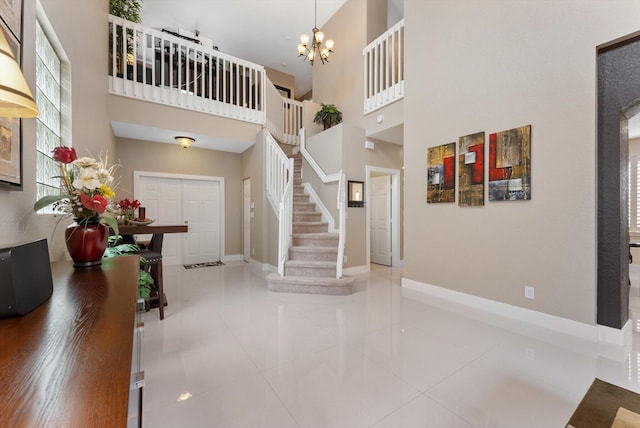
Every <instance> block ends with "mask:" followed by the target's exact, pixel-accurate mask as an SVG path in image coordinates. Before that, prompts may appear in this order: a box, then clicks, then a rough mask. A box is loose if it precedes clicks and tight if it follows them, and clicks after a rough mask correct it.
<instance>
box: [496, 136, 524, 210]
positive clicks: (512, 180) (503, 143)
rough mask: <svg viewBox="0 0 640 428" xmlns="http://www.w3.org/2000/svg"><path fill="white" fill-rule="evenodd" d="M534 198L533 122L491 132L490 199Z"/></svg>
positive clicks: (514, 199)
mask: <svg viewBox="0 0 640 428" xmlns="http://www.w3.org/2000/svg"><path fill="white" fill-rule="evenodd" d="M530 199H531V125H527V126H521V127H520V128H515V129H510V130H508V131H501V132H496V133H493V134H491V135H489V201H522V200H527V201H528V200H530Z"/></svg>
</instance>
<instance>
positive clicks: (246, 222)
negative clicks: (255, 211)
mask: <svg viewBox="0 0 640 428" xmlns="http://www.w3.org/2000/svg"><path fill="white" fill-rule="evenodd" d="M242 258H243V260H244V261H245V262H248V261H249V259H251V179H250V178H245V179H244V180H243V181H242Z"/></svg>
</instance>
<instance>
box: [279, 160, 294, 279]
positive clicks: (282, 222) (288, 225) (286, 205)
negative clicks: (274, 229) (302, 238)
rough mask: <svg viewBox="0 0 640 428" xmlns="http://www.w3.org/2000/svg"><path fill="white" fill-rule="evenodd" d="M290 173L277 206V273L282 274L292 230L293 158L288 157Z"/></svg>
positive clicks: (287, 255) (287, 257)
mask: <svg viewBox="0 0 640 428" xmlns="http://www.w3.org/2000/svg"><path fill="white" fill-rule="evenodd" d="M289 161H290V162H289V163H290V170H291V174H289V178H288V179H287V185H286V186H285V189H284V193H283V194H282V198H281V200H280V204H279V207H278V212H279V213H278V223H279V227H278V275H280V276H284V264H285V262H286V261H287V260H288V259H289V246H290V245H291V239H292V231H293V159H289Z"/></svg>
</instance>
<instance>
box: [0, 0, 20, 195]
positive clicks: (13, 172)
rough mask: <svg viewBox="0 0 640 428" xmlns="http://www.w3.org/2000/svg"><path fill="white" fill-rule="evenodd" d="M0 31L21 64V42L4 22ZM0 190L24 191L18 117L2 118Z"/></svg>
mask: <svg viewBox="0 0 640 428" xmlns="http://www.w3.org/2000/svg"><path fill="white" fill-rule="evenodd" d="M3 2H5V4H4V5H3V6H6V1H5V0H0V4H3ZM20 4H21V5H22V2H20ZM1 9H2V8H1V7H0V10H1ZM20 15H21V14H20ZM0 31H2V32H4V34H5V36H6V38H7V42H8V43H9V45H10V46H11V50H12V51H13V54H14V56H15V59H16V62H17V63H18V64H21V55H20V53H21V46H20V41H19V40H18V39H17V38H16V37H15V36H14V35H13V32H11V31H10V30H9V28H8V27H7V25H6V24H5V22H4V21H2V20H0ZM0 189H8V190H22V119H19V118H16V117H0Z"/></svg>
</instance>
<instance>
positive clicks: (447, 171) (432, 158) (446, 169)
mask: <svg viewBox="0 0 640 428" xmlns="http://www.w3.org/2000/svg"><path fill="white" fill-rule="evenodd" d="M455 201H456V143H449V144H443V145H441V146H437V147H431V148H429V149H427V203H439V202H455Z"/></svg>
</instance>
